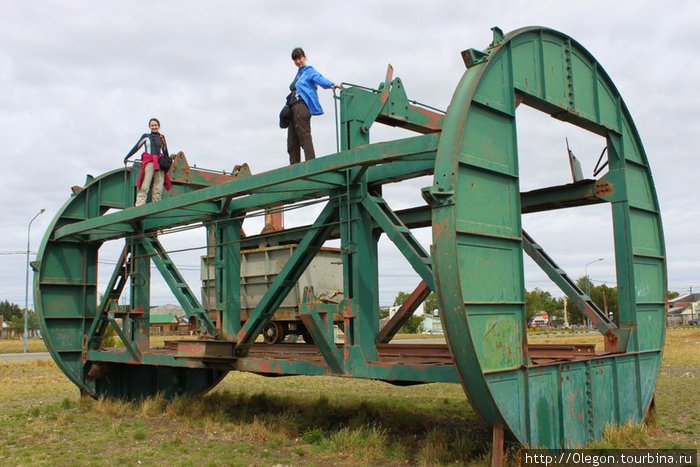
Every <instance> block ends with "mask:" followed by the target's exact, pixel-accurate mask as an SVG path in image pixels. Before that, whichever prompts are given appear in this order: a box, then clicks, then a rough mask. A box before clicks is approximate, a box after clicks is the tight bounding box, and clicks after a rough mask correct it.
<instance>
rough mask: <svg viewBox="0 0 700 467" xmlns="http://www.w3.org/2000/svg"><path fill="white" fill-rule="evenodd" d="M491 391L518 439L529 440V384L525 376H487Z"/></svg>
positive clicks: (510, 372)
mask: <svg viewBox="0 0 700 467" xmlns="http://www.w3.org/2000/svg"><path fill="white" fill-rule="evenodd" d="M487 380H488V385H489V389H490V390H491V393H492V394H493V395H494V398H495V399H496V403H497V404H498V406H499V407H500V408H501V413H502V415H503V416H504V417H505V418H506V419H507V422H508V426H509V427H511V429H512V430H513V433H514V434H515V436H516V437H517V438H518V439H527V438H528V433H527V424H528V421H527V420H526V418H525V404H527V400H526V399H527V396H526V394H527V388H526V385H527V383H526V382H525V375H524V374H523V373H522V372H519V371H509V372H505V373H497V374H489V375H487Z"/></svg>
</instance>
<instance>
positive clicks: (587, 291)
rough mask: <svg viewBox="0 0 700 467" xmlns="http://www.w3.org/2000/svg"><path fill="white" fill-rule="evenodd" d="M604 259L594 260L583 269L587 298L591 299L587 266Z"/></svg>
mask: <svg viewBox="0 0 700 467" xmlns="http://www.w3.org/2000/svg"><path fill="white" fill-rule="evenodd" d="M604 259H605V258H598V259H594V260H593V261H591V262H590V263H586V267H585V268H583V270H584V274H585V276H586V295H588V298H589V299H590V298H591V281H590V280H589V279H588V266H590V265H591V264H593V263H597V262H598V261H603V260H604Z"/></svg>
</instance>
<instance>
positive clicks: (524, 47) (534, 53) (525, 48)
mask: <svg viewBox="0 0 700 467" xmlns="http://www.w3.org/2000/svg"><path fill="white" fill-rule="evenodd" d="M511 50H512V52H513V53H512V57H513V85H514V86H515V87H516V88H518V89H521V90H523V91H525V92H527V93H528V94H532V95H535V96H542V95H543V94H544V93H543V92H542V89H541V82H542V78H541V76H540V73H541V70H540V63H541V60H540V56H539V54H540V52H539V50H540V42H539V40H529V39H525V38H523V39H522V40H521V41H513V45H512V46H511ZM504 60H505V58H504ZM490 78H491V76H490V75H489V79H490Z"/></svg>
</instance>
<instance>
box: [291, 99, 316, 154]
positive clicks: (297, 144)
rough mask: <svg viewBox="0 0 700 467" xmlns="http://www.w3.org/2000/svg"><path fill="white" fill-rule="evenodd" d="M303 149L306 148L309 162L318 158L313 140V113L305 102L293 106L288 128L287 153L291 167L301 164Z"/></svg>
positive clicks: (305, 152) (305, 151)
mask: <svg viewBox="0 0 700 467" xmlns="http://www.w3.org/2000/svg"><path fill="white" fill-rule="evenodd" d="M301 148H304V156H305V158H306V160H307V161H308V160H311V159H313V158H315V157H316V153H315V152H314V143H313V141H312V140H311V113H309V108H308V107H307V106H306V103H304V101H299V102H297V103H296V104H294V105H292V120H291V121H290V122H289V127H288V128H287V152H288V153H289V164H290V165H291V164H298V163H299V162H301Z"/></svg>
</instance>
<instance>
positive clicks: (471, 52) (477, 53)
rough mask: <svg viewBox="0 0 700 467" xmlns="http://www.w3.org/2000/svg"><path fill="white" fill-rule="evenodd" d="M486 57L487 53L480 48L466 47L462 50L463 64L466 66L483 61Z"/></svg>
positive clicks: (487, 56) (487, 57)
mask: <svg viewBox="0 0 700 467" xmlns="http://www.w3.org/2000/svg"><path fill="white" fill-rule="evenodd" d="M488 59H489V54H488V53H487V52H484V51H482V50H477V49H467V50H463V51H462V60H464V65H465V66H466V67H467V68H470V67H473V66H474V65H478V64H479V63H484V62H485V61H487V60H488Z"/></svg>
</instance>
